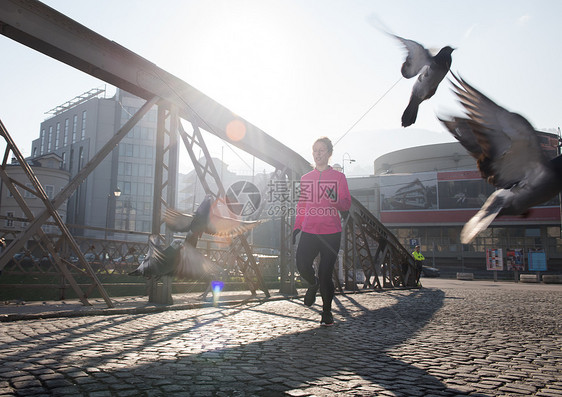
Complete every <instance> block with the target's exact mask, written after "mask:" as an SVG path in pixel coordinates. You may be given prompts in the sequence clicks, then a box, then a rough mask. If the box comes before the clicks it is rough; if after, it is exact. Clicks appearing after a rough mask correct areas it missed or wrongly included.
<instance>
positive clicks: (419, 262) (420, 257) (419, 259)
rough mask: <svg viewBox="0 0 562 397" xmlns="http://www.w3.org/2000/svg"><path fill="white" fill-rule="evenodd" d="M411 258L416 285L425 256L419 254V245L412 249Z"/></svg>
mask: <svg viewBox="0 0 562 397" xmlns="http://www.w3.org/2000/svg"><path fill="white" fill-rule="evenodd" d="M412 256H413V257H414V262H415V264H416V284H418V283H419V281H420V276H421V272H422V267H423V261H424V260H425V256H423V254H422V253H421V252H420V246H419V245H416V247H415V248H414V252H412Z"/></svg>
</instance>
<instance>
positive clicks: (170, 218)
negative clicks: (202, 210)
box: [164, 208, 193, 232]
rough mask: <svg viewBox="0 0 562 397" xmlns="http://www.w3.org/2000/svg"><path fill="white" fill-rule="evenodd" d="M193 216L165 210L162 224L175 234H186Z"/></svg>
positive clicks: (170, 209) (169, 209)
mask: <svg viewBox="0 0 562 397" xmlns="http://www.w3.org/2000/svg"><path fill="white" fill-rule="evenodd" d="M192 221H193V215H190V214H184V213H182V212H179V211H176V210H174V209H172V208H166V210H165V211H164V222H165V223H166V224H167V225H168V227H169V228H170V229H172V230H173V231H176V232H186V231H188V230H189V227H190V226H191V222H192Z"/></svg>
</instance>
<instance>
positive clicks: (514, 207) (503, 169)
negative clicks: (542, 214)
mask: <svg viewBox="0 0 562 397" xmlns="http://www.w3.org/2000/svg"><path fill="white" fill-rule="evenodd" d="M453 76H454V78H455V80H456V83H454V82H453V86H454V92H455V94H456V95H457V97H458V99H459V101H460V103H461V104H462V106H463V107H464V109H465V111H466V116H467V117H466V118H463V117H454V118H452V119H449V120H442V119H440V120H441V122H442V123H443V124H444V125H445V126H446V127H447V129H448V130H449V131H450V132H451V134H452V135H453V136H454V137H455V138H456V139H457V140H458V141H459V142H460V143H461V144H462V145H463V146H464V148H465V149H466V150H467V151H468V152H469V153H470V154H471V155H472V156H473V157H474V158H476V159H477V164H478V169H479V170H480V173H481V174H482V177H483V178H484V179H486V180H487V181H488V182H489V183H490V184H492V185H494V186H496V187H498V188H499V189H498V190H496V191H495V192H494V193H492V194H491V195H490V197H488V199H487V200H486V202H485V203H484V205H483V206H482V208H481V209H480V210H479V211H478V213H477V214H476V215H474V216H473V217H472V219H470V220H469V221H468V222H467V223H466V225H465V226H464V228H463V230H462V232H461V242H462V243H463V244H468V243H470V242H471V241H472V240H473V239H474V237H476V235H477V234H478V233H479V232H481V231H482V230H485V229H486V228H487V227H488V226H489V225H490V223H491V222H492V221H493V220H494V219H495V218H496V217H497V216H500V215H526V214H527V213H528V211H529V208H531V207H533V206H535V205H538V204H541V203H544V202H546V201H548V200H550V199H551V198H553V197H554V196H555V195H556V194H558V192H560V190H561V189H562V156H558V157H556V158H554V159H552V160H549V159H548V158H547V157H546V156H545V153H544V151H543V150H542V148H541V146H540V143H539V139H538V137H537V132H536V131H535V130H534V128H533V127H532V126H531V124H530V123H529V122H528V121H527V120H526V119H525V118H524V117H522V116H520V115H519V114H516V113H511V112H509V111H508V110H506V109H504V108H503V107H501V106H499V105H497V104H496V103H494V102H493V101H492V100H491V99H489V98H488V97H486V96H484V95H483V94H482V93H481V92H479V91H478V90H476V89H475V88H473V87H472V86H470V85H469V84H468V83H467V82H466V81H464V80H463V79H461V78H459V77H457V76H455V75H453Z"/></svg>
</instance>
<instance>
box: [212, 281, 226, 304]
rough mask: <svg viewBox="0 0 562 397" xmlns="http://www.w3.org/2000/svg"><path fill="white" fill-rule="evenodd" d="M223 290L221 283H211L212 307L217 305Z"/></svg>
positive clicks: (222, 283)
mask: <svg viewBox="0 0 562 397" xmlns="http://www.w3.org/2000/svg"><path fill="white" fill-rule="evenodd" d="M223 288H224V282H222V281H211V289H212V290H213V305H214V306H217V305H218V303H219V299H220V296H221V292H222V290H223Z"/></svg>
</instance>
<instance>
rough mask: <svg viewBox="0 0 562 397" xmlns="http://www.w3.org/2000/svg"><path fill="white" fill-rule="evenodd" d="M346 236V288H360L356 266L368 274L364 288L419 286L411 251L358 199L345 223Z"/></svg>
mask: <svg viewBox="0 0 562 397" xmlns="http://www.w3.org/2000/svg"><path fill="white" fill-rule="evenodd" d="M343 239H344V241H343V267H344V281H345V287H346V289H356V288H357V273H356V270H357V269H361V270H362V271H363V274H364V276H365V281H364V284H363V288H382V287H385V288H386V287H398V286H403V287H415V286H416V285H415V277H414V274H415V271H414V269H415V264H414V259H413V258H412V256H411V255H410V253H409V252H408V251H407V250H406V249H405V248H404V247H403V246H402V244H400V242H399V241H398V239H397V238H396V237H395V236H394V235H393V234H392V233H391V232H390V231H389V230H388V229H387V228H386V227H385V226H384V225H383V224H382V223H381V222H380V221H379V220H378V219H377V218H376V217H375V216H374V215H373V214H371V213H370V212H369V211H368V210H367V209H366V208H365V207H364V206H363V205H362V204H361V203H360V202H359V201H358V200H357V199H355V198H353V199H352V204H351V209H350V210H349V217H348V218H347V219H346V221H345V223H344V232H343ZM381 278H382V285H381ZM371 280H372V281H371Z"/></svg>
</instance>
